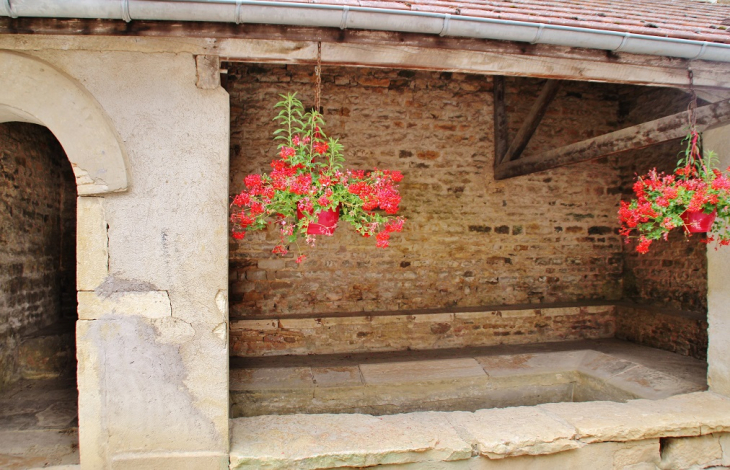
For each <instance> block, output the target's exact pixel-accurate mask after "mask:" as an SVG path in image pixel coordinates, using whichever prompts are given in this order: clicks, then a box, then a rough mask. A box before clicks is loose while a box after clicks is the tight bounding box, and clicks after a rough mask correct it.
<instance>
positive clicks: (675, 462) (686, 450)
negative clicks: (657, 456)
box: [659, 434, 722, 470]
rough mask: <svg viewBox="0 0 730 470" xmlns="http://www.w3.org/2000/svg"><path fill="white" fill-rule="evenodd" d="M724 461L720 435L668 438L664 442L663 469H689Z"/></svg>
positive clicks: (661, 463) (660, 465)
mask: <svg viewBox="0 0 730 470" xmlns="http://www.w3.org/2000/svg"><path fill="white" fill-rule="evenodd" d="M721 461H722V448H721V446H720V440H719V438H718V436H716V435H714V434H708V435H706V436H698V437H679V438H667V439H665V440H664V441H663V442H662V450H661V462H660V464H659V468H661V469H662V470H687V469H689V468H692V469H694V468H705V467H709V466H712V465H718V464H720V463H721Z"/></svg>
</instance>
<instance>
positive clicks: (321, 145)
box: [312, 141, 329, 155]
mask: <svg viewBox="0 0 730 470" xmlns="http://www.w3.org/2000/svg"><path fill="white" fill-rule="evenodd" d="M312 147H313V148H314V152H315V153H318V154H320V155H324V154H325V152H327V149H328V148H329V145H328V144H327V142H321V141H317V142H315V143H314V144H313V145H312Z"/></svg>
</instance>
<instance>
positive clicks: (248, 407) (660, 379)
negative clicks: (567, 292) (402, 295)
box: [231, 341, 707, 418]
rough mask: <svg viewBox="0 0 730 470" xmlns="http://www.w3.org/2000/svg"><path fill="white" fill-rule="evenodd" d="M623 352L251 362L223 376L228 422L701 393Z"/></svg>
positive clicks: (662, 357)
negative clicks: (226, 381)
mask: <svg viewBox="0 0 730 470" xmlns="http://www.w3.org/2000/svg"><path fill="white" fill-rule="evenodd" d="M625 344H627V343H622V342H618V341H613V342H611V341H608V342H606V341H604V342H602V343H600V344H599V346H601V345H602V346H601V347H600V349H603V351H601V350H597V349H588V348H585V346H594V345H591V344H590V343H588V342H581V343H580V344H573V346H582V347H583V348H581V349H568V350H559V349H561V347H562V348H565V347H567V346H566V345H560V344H555V343H552V344H550V345H548V346H543V347H542V348H541V347H539V346H537V345H531V346H525V347H522V348H521V349H523V350H526V351H524V352H519V351H518V349H519V348H511V349H512V350H513V351H515V353H505V351H504V348H501V349H500V348H481V349H476V350H469V351H466V350H465V351H463V353H467V352H469V353H471V354H459V351H451V352H449V353H444V356H446V357H442V358H440V357H438V356H437V355H435V354H434V353H433V352H431V353H430V354H427V355H421V356H419V355H418V354H411V355H409V356H408V355H403V354H401V355H400V356H399V355H398V354H395V353H391V354H381V355H370V356H368V357H367V358H366V360H357V358H352V357H349V360H347V359H348V358H342V360H341V361H340V362H336V361H335V362H333V361H332V360H331V358H330V360H329V361H327V362H326V363H325V364H322V363H318V357H317V356H310V357H309V358H302V359H298V360H293V359H289V363H288V364H287V363H286V360H284V359H280V360H279V361H280V362H281V361H284V362H285V363H284V364H276V363H273V364H266V362H265V361H263V362H262V363H259V364H256V361H253V362H252V363H251V362H249V366H246V364H244V367H236V368H233V369H232V370H231V404H232V409H231V416H232V417H234V418H235V417H242V416H257V415H263V414H293V413H367V414H376V415H382V414H394V413H406V412H413V411H455V410H463V411H475V410H478V409H483V408H501V407H508V406H521V405H526V406H530V405H537V404H541V403H554V402H577V401H594V400H602V401H603V400H606V401H626V400H630V399H634V398H648V399H658V398H665V397H668V396H671V395H677V394H681V393H689V392H694V391H699V390H704V389H706V388H707V387H706V382H705V378H704V372H703V371H704V368H703V367H704V366H703V365H704V363H703V362H702V361H698V360H696V359H692V358H687V357H684V356H677V355H675V354H671V353H668V352H664V351H658V350H654V349H650V348H642V347H639V346H635V345H630V347H622V346H624V345H625ZM606 345H608V347H606ZM536 346H537V347H536ZM531 349H532V350H531ZM539 349H543V350H539ZM555 349H558V350H555ZM614 350H616V351H620V353H616V352H615V351H614ZM627 351H628V352H627ZM510 352H512V351H510ZM249 361H250V360H249ZM307 361H308V362H307ZM675 364H676V365H677V366H676V367H673V365H675ZM267 366H271V367H267ZM675 371H676V373H675Z"/></svg>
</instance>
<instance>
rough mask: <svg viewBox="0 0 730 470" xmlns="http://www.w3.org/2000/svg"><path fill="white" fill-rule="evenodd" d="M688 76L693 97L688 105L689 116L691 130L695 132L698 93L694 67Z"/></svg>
mask: <svg viewBox="0 0 730 470" xmlns="http://www.w3.org/2000/svg"><path fill="white" fill-rule="evenodd" d="M687 77H688V78H689V93H690V97H691V99H690V101H689V104H688V105H687V117H688V120H689V130H690V132H694V131H695V127H696V126H697V116H696V115H695V110H696V109H697V93H695V87H694V73H693V72H692V69H689V70H688V71H687Z"/></svg>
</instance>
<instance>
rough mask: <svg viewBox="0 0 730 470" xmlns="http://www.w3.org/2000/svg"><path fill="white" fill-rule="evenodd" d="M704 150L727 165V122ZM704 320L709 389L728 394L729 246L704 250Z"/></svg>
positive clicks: (729, 128) (706, 136)
mask: <svg viewBox="0 0 730 470" xmlns="http://www.w3.org/2000/svg"><path fill="white" fill-rule="evenodd" d="M703 144H704V148H705V149H706V150H714V151H715V152H716V153H717V155H718V157H719V162H718V164H719V167H720V168H721V169H725V168H727V167H728V165H730V125H725V126H721V127H716V128H714V129H711V130H708V131H706V132H704V134H703ZM707 321H708V323H709V331H708V342H709V346H708V350H707V362H708V363H709V368H708V373H707V380H708V383H709V386H710V390H711V391H713V392H716V393H721V394H723V395H728V396H730V248H729V247H725V248H721V249H718V250H715V249H714V248H713V247H712V246H710V247H709V249H708V250H707Z"/></svg>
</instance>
